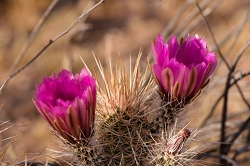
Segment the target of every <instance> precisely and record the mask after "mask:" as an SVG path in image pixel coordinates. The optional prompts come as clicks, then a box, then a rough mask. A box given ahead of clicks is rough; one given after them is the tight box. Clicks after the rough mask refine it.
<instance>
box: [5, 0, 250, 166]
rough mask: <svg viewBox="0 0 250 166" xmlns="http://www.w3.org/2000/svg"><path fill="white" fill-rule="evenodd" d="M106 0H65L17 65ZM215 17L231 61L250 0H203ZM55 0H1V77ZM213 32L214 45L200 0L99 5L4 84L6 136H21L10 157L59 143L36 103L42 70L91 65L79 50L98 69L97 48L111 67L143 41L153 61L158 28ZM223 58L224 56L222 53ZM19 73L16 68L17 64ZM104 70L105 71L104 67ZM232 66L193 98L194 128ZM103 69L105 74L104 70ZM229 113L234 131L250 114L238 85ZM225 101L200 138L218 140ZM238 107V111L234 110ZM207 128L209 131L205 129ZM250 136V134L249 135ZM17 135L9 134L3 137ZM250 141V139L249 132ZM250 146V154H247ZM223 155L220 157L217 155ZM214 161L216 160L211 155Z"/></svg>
mask: <svg viewBox="0 0 250 166" xmlns="http://www.w3.org/2000/svg"><path fill="white" fill-rule="evenodd" d="M97 2H98V1H95V0H59V1H58V2H57V3H56V5H55V6H54V7H53V9H52V10H51V11H50V13H49V15H48V17H47V18H46V20H45V21H44V24H43V25H42V27H41V29H40V31H39V32H38V33H37V35H35V37H34V40H33V41H32V42H31V44H30V46H29V48H28V49H27V52H26V53H25V54H24V56H23V57H22V58H21V60H20V63H18V65H17V66H16V67H15V71H16V70H17V69H19V68H20V67H22V66H23V65H25V64H26V63H27V62H28V61H29V60H31V59H32V58H33V57H34V56H35V55H36V54H37V53H38V52H39V51H40V50H41V49H42V48H43V47H44V46H45V45H46V44H47V43H48V42H49V40H50V39H52V38H54V37H55V36H57V35H59V34H60V33H62V32H63V31H65V30H66V29H67V28H68V27H69V25H70V24H71V23H72V22H73V21H74V20H75V19H76V18H77V17H78V16H79V15H80V14H81V13H82V12H83V11H84V10H86V9H88V8H90V7H91V6H93V5H94V4H96V3H97ZM198 2H199V4H200V6H201V7H202V10H203V12H204V14H205V15H206V18H207V21H208V23H209V25H210V27H211V29H212V32H213V33H214V36H215V39H216V40H217V42H218V43H219V44H220V51H221V52H222V54H223V55H224V56H225V58H226V60H227V61H228V63H229V64H232V62H233V60H234V58H235V56H236V54H237V53H238V52H239V50H240V49H241V48H242V47H243V46H244V44H245V43H246V42H247V41H248V40H249V39H250V33H249V30H250V23H249V17H248V18H247V14H248V12H249V9H250V8H249V7H250V0H240V1H239V0H199V1H198ZM51 3H52V0H36V1H35V0H0V81H1V82H3V81H4V80H5V79H6V77H7V76H8V73H9V70H10V69H11V66H12V64H13V63H14V61H15V59H16V58H17V57H18V55H19V54H20V52H21V50H22V48H23V46H24V45H25V43H26V42H27V41H28V39H29V37H30V35H31V34H32V31H33V29H34V27H35V26H36V25H37V24H38V22H39V20H40V19H41V17H42V15H43V13H44V12H45V11H46V10H47V8H48V6H49V5H50V4H51ZM188 33H189V34H191V35H195V34H198V35H199V36H200V37H205V40H206V41H207V45H208V47H209V49H210V50H212V51H217V49H216V47H215V43H214V41H213V40H212V36H211V34H210V33H209V30H208V28H207V27H206V25H205V24H204V21H203V20H202V17H201V14H200V13H199V11H198V9H197V6H196V5H195V3H194V2H193V1H192V0H187V1H185V0H175V1H167V0H137V1H135V0H126V1H125V0H108V1H107V2H105V3H103V4H101V5H100V6H99V7H98V8H96V9H95V10H93V11H91V13H90V14H89V15H87V16H86V17H85V18H84V19H83V20H82V21H80V22H79V23H78V24H77V25H76V26H75V27H74V28H73V29H72V30H71V31H70V32H69V33H68V34H66V35H64V36H63V37H61V38H60V39H59V40H57V41H56V42H55V43H53V44H52V45H51V46H50V47H49V48H48V49H46V50H45V51H44V52H43V53H42V55H41V56H40V57H38V59H36V60H35V61H34V62H33V63H32V64H30V65H29V66H28V67H27V68H26V69H24V70H23V71H22V72H20V73H19V74H18V75H16V76H15V77H13V78H12V79H11V80H10V81H9V82H8V83H7V84H6V85H5V87H4V88H3V89H2V91H1V96H0V105H1V108H0V120H1V121H2V122H5V121H8V123H7V124H2V125H0V127H1V129H0V130H3V129H5V128H6V127H8V126H10V125H14V126H13V127H12V128H10V129H8V130H6V131H4V132H1V139H6V138H9V137H13V136H16V135H17V136H16V137H15V138H13V139H11V140H14V143H13V144H12V145H11V146H10V147H9V150H8V151H9V156H8V157H9V158H11V159H17V158H18V159H20V160H24V159H25V155H26V154H27V155H28V154H34V153H36V154H39V153H40V152H43V151H44V149H45V148H51V149H57V147H56V146H55V144H54V143H55V142H57V140H56V139H55V138H54V136H53V134H52V133H51V132H50V130H49V126H48V124H47V123H46V121H45V120H44V119H42V117H41V116H40V115H39V113H38V112H37V110H36V109H35V107H34V105H33V103H32V98H34V96H33V92H34V90H35V85H36V84H37V83H40V82H41V80H42V77H48V76H50V75H51V73H52V72H55V73H58V72H59V71H60V70H61V69H62V68H67V69H68V70H71V71H72V72H73V73H76V72H79V71H80V70H81V68H82V67H83V66H84V65H83V63H82V61H81V59H80V58H79V56H81V57H82V59H83V60H84V61H85V62H86V63H87V65H88V67H89V68H90V70H91V71H97V67H96V64H95V61H94V58H93V53H94V54H95V55H96V56H97V57H98V58H99V59H100V61H101V62H102V64H103V65H104V67H106V66H107V67H108V63H109V62H108V61H109V57H111V59H112V61H113V62H114V63H115V62H116V60H117V58H118V57H122V58H123V59H124V63H125V64H126V63H128V62H129V57H130V56H131V57H132V60H135V59H136V57H137V55H138V52H139V50H140V48H142V49H143V56H142V61H141V64H142V66H144V67H145V66H146V65H147V63H146V58H147V57H148V56H150V55H151V51H150V42H151V40H152V39H153V38H155V37H156V36H157V35H158V34H162V35H163V36H164V37H165V39H167V38H168V37H169V36H171V35H172V34H175V35H176V36H177V37H178V38H181V37H186V36H187V34H188ZM249 55H250V49H249V48H248V49H246V51H245V52H244V55H243V57H242V58H241V60H240V62H239V64H238V65H237V70H236V72H235V77H237V78H238V77H240V76H241V74H242V73H245V72H249V71H250V67H249V62H250V56H249ZM217 56H218V59H219V61H221V58H220V56H219V54H218V53H217ZM12 73H13V72H12ZM97 73H98V72H97ZM227 73H228V69H227V68H226V65H225V64H224V63H221V64H220V65H219V66H218V68H217V71H216V73H215V74H214V75H213V77H212V79H211V82H210V84H209V86H208V87H207V88H206V89H205V90H204V91H203V92H202V94H201V96H200V97H199V99H198V100H197V101H195V103H194V104H193V105H192V106H190V111H191V115H190V117H189V119H188V120H187V121H188V122H189V123H190V124H189V127H190V128H196V127H200V126H201V124H202V123H203V122H204V119H206V117H207V116H208V115H209V113H210V110H211V107H212V106H213V103H214V102H215V101H216V100H217V99H218V97H219V96H220V95H221V93H222V92H223V90H224V86H225V80H226V77H227ZM97 75H98V74H97ZM249 81H250V79H249V78H247V77H246V78H244V79H243V80H242V81H240V83H239V85H240V86H241V88H242V89H243V93H244V95H245V97H246V100H248V101H249V102H250V82H249ZM228 105H229V108H228V112H229V114H228V115H229V118H231V119H230V121H229V122H228V123H227V125H228V126H227V127H228V130H227V132H228V133H230V132H232V131H234V130H236V129H237V128H238V126H239V125H240V124H241V123H242V122H244V120H245V119H246V118H247V117H249V115H250V114H249V107H248V106H247V105H246V104H245V103H244V102H243V101H242V99H241V97H240V95H239V93H238V91H237V88H234V87H233V88H232V89H230V95H229V103H228ZM221 108H222V102H219V105H218V106H217V107H216V111H215V112H214V113H213V116H212V117H213V118H211V119H212V120H211V119H210V120H209V121H208V122H207V123H206V125H205V126H204V130H202V132H201V135H202V137H201V138H199V139H198V140H199V141H200V142H211V141H212V142H217V143H215V144H213V145H214V146H217V147H218V146H219V145H218V141H219V136H220V135H219V134H220V133H219V130H220V116H221V110H222V109H221ZM230 115H231V116H230ZM204 133H206V134H204ZM248 133H249V130H248V131H247V130H246V131H244V132H243V133H242V134H241V136H240V137H239V139H238V140H237V142H236V146H235V149H237V147H240V146H241V145H244V144H248V143H249V142H248V143H246V142H247V139H250V137H249V136H248ZM248 137H249V138H248ZM9 141H10V140H5V141H2V143H1V144H2V145H4V144H6V143H8V142H9ZM249 141H250V140H249ZM247 153H248V154H247ZM249 155H250V153H249V152H246V153H244V155H240V156H239V158H237V159H238V160H237V161H238V163H240V165H247V163H248V162H249V157H247V156H249ZM214 162H218V160H214ZM205 164H206V165H213V164H211V163H210V162H208V163H205Z"/></svg>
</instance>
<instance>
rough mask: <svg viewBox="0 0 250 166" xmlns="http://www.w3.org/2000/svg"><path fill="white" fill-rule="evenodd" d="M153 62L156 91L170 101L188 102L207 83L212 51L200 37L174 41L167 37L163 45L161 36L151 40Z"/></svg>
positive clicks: (214, 66) (174, 38) (173, 38)
mask: <svg viewBox="0 0 250 166" xmlns="http://www.w3.org/2000/svg"><path fill="white" fill-rule="evenodd" d="M152 51H153V57H154V61H155V64H154V65H153V73H154V77H155V79H156V81H157V83H158V85H159V90H160V93H161V94H163V95H164V96H165V99H166V98H169V96H171V100H178V101H184V102H185V103H187V102H190V101H192V100H193V99H194V98H195V97H196V96H197V95H198V94H199V93H200V92H201V89H202V88H203V87H204V86H205V85H206V84H207V83H208V80H209V77H210V76H211V74H212V73H213V71H214V70H215V68H216V65H217V60H216V56H215V53H213V52H209V50H208V48H207V46H206V42H205V40H204V38H198V37H197V36H194V37H192V36H190V35H188V36H187V37H186V39H185V40H184V41H181V42H180V43H178V41H177V39H176V37H175V36H174V35H173V36H172V37H170V38H169V39H168V41H167V43H166V44H164V43H163V40H162V37H161V36H160V35H158V37H157V38H156V39H155V40H154V41H153V42H152Z"/></svg>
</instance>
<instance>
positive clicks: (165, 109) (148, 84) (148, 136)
mask: <svg viewBox="0 0 250 166" xmlns="http://www.w3.org/2000/svg"><path fill="white" fill-rule="evenodd" d="M152 49H153V54H154V55H153V56H154V59H155V64H154V66H153V67H152V68H151V69H152V72H153V76H152V77H150V79H148V70H147V68H146V69H145V71H144V72H141V68H140V57H141V54H142V52H140V53H139V55H138V58H137V61H136V63H135V66H134V69H133V71H132V67H131V66H130V68H129V69H130V71H129V74H127V71H126V68H125V67H124V66H123V65H122V63H121V64H118V65H117V66H112V64H111V62H110V71H109V72H108V71H106V70H105V69H104V68H103V66H102V65H101V63H100V61H98V60H97V59H96V58H95V60H96V63H97V66H98V68H99V70H100V73H101V76H102V81H103V83H104V89H103V88H101V85H102V82H101V80H97V85H96V84H95V79H94V78H92V77H91V76H90V74H89V73H88V72H87V71H86V70H85V69H83V70H82V72H81V74H77V75H76V76H73V75H72V74H71V73H69V72H68V71H67V72H66V71H65V70H63V71H62V72H61V74H59V76H58V78H56V77H55V76H54V75H53V76H52V77H51V78H47V79H44V80H43V83H42V84H40V85H38V86H37V89H36V91H35V95H36V99H35V100H34V104H35V106H36V107H37V109H38V111H39V112H40V113H41V114H42V116H43V117H44V118H45V119H46V120H47V121H48V123H49V124H50V125H51V127H52V129H53V131H54V133H55V134H56V135H57V136H58V137H59V138H60V139H61V140H62V141H63V143H64V144H65V145H66V146H67V147H69V148H70V149H71V150H70V151H71V152H72V155H73V157H74V160H71V161H69V164H73V165H93V166H98V165H110V166H113V165H121V166H127V165H143V166H144V165H149V166H156V165H159V166H167V165H189V164H190V161H189V158H190V157H192V156H193V155H194V154H193V153H191V151H188V150H187V149H188V146H187V145H188V144H189V142H190V141H188V140H190V137H191V139H192V138H193V137H194V136H195V133H194V132H190V131H189V130H188V129H186V128H183V129H182V130H180V131H179V132H178V133H177V134H174V133H175V130H176V128H177V127H180V126H178V123H177V120H178V117H179V116H180V114H179V113H180V112H181V111H182V110H183V109H184V108H185V106H186V105H187V104H188V103H190V102H191V101H192V100H193V99H194V98H195V97H197V96H198V94H199V93H200V91H201V89H202V88H203V87H204V86H205V85H206V83H207V82H208V79H209V76H210V75H211V74H212V72H213V71H214V69H215V66H216V63H217V62H216V59H215V55H214V54H213V53H210V52H209V51H208V49H207V48H206V43H205V41H204V39H203V38H202V39H199V38H197V37H191V36H189V35H188V37H187V38H186V40H185V41H184V42H181V43H180V45H178V42H177V41H176V38H175V37H174V36H173V37H171V38H170V39H169V40H168V42H167V44H166V45H164V44H163V42H162V39H161V37H160V36H158V38H157V39H156V40H155V41H154V42H153V43H152ZM130 65H131V62H130ZM114 68H115V69H116V70H114ZM64 79H65V80H64ZM58 80H59V81H58ZM65 82H69V83H70V85H71V86H69V87H68V86H66V83H65ZM72 84H74V86H73V85H72ZM62 85H63V86H62ZM157 85H158V86H157ZM96 86H97V98H96V95H95V93H96V90H95V87H96ZM71 87H72V88H71ZM59 91H60V92H59ZM67 93H68V94H67ZM59 94H60V95H61V94H63V95H62V96H60V95H59ZM58 96H59V97H58ZM69 96H70V97H69ZM58 103H59V105H57V104H58ZM95 103H96V107H95ZM59 122H60V123H59ZM176 125H177V126H176ZM182 127H183V126H182Z"/></svg>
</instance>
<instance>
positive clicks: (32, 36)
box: [8, 0, 58, 76]
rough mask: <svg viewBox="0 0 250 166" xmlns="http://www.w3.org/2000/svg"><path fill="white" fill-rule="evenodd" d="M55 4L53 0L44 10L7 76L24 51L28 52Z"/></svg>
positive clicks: (55, 0) (55, 1)
mask: <svg viewBox="0 0 250 166" xmlns="http://www.w3.org/2000/svg"><path fill="white" fill-rule="evenodd" d="M57 2H58V0H53V1H52V2H51V4H50V5H49V7H48V8H47V9H46V11H45V12H44V13H43V15H42V17H41V19H40V20H39V22H38V23H37V25H36V27H35V28H34V29H33V31H32V33H31V35H30V37H29V39H28V41H27V42H26V43H25V45H24V46H23V47H22V49H21V52H20V53H19V54H18V55H17V58H16V59H15V61H14V63H13V64H12V66H11V67H10V69H9V72H8V76H9V75H10V74H11V73H12V72H13V71H14V70H15V69H16V66H17V65H18V64H19V62H20V61H21V60H22V58H23V56H24V54H25V53H26V51H27V50H28V48H29V46H30V44H31V43H32V41H33V40H34V38H35V37H36V35H37V33H38V32H39V31H40V29H41V27H42V26H43V24H44V22H45V20H46V19H47V17H48V15H49V14H50V12H51V11H52V9H53V8H54V7H55V5H56V4H57Z"/></svg>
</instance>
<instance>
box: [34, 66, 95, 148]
mask: <svg viewBox="0 0 250 166" xmlns="http://www.w3.org/2000/svg"><path fill="white" fill-rule="evenodd" d="M33 102H34V104H35V106H36V108H37V110H38V111H39V113H40V114H41V115H42V116H43V117H44V118H45V119H46V120H47V122H48V123H49V124H50V126H51V127H52V128H53V129H54V130H55V131H57V133H58V134H60V135H61V136H62V137H63V138H64V139H66V140H68V141H69V142H70V143H73V144H74V143H76V141H78V140H86V139H87V138H89V137H90V136H91V133H92V132H93V127H94V120H95V107H96V81H95V79H94V78H92V76H91V75H90V74H89V73H88V72H87V71H86V69H82V71H81V73H80V74H76V75H75V76H74V75H73V74H72V73H71V72H69V71H67V70H65V69H63V70H62V71H61V72H60V73H59V74H58V76H56V75H55V74H52V76H50V77H49V78H43V80H42V83H41V84H37V85H36V90H35V100H33Z"/></svg>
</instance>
